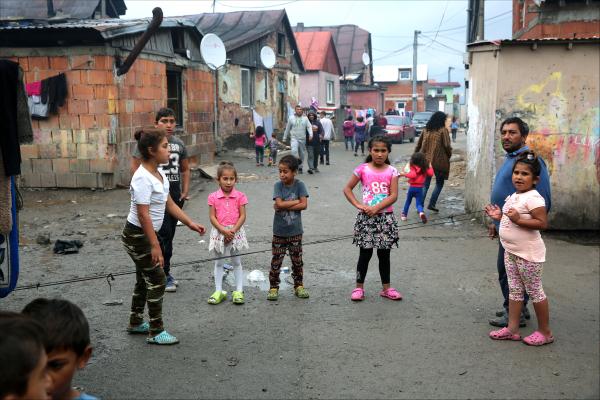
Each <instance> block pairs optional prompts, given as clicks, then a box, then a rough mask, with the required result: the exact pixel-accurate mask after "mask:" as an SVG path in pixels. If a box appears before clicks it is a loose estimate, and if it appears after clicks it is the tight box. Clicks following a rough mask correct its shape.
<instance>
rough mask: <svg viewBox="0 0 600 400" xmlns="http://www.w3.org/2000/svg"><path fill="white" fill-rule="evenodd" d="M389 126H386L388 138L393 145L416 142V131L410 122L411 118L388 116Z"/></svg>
mask: <svg viewBox="0 0 600 400" xmlns="http://www.w3.org/2000/svg"><path fill="white" fill-rule="evenodd" d="M385 118H386V119H387V122H388V123H387V125H386V126H385V130H386V131H387V132H386V134H385V135H386V136H387V137H389V138H390V139H391V140H392V143H404V141H405V140H409V141H410V142H414V141H415V136H416V129H415V127H414V126H413V124H412V121H411V120H410V117H407V116H404V117H403V116H400V115H387V116H386V117H385Z"/></svg>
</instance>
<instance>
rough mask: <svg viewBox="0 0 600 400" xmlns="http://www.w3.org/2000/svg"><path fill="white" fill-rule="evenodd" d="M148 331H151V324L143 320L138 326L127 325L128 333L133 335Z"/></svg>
mask: <svg viewBox="0 0 600 400" xmlns="http://www.w3.org/2000/svg"><path fill="white" fill-rule="evenodd" d="M148 332H150V324H149V323H147V322H142V323H141V324H139V325H138V326H128V327H127V333H129V334H131V335H140V334H147V333H148Z"/></svg>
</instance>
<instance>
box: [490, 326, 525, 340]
mask: <svg viewBox="0 0 600 400" xmlns="http://www.w3.org/2000/svg"><path fill="white" fill-rule="evenodd" d="M490 338H492V339H494V340H514V341H519V340H521V335H519V334H518V333H512V332H511V331H510V330H509V329H508V328H502V329H498V330H497V331H491V332H490Z"/></svg>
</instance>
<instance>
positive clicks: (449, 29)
mask: <svg viewBox="0 0 600 400" xmlns="http://www.w3.org/2000/svg"><path fill="white" fill-rule="evenodd" d="M507 14H512V10H510V11H506V12H503V13H500V14H498V15H494V16H493V17H490V18H487V19H486V20H485V22H489V21H492V20H494V19H496V18H500V17H502V16H504V15H507ZM465 29H467V27H466V26H464V25H462V26H455V27H454V28H447V29H441V30H438V32H450V31H458V30H465ZM434 32H436V31H423V32H422V33H434Z"/></svg>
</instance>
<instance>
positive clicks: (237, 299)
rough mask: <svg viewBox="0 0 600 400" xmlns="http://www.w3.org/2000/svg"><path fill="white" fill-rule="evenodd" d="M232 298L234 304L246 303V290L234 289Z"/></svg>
mask: <svg viewBox="0 0 600 400" xmlns="http://www.w3.org/2000/svg"><path fill="white" fill-rule="evenodd" d="M231 300H232V301H233V304H244V292H238V291H237V290H235V291H233V293H231Z"/></svg>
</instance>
